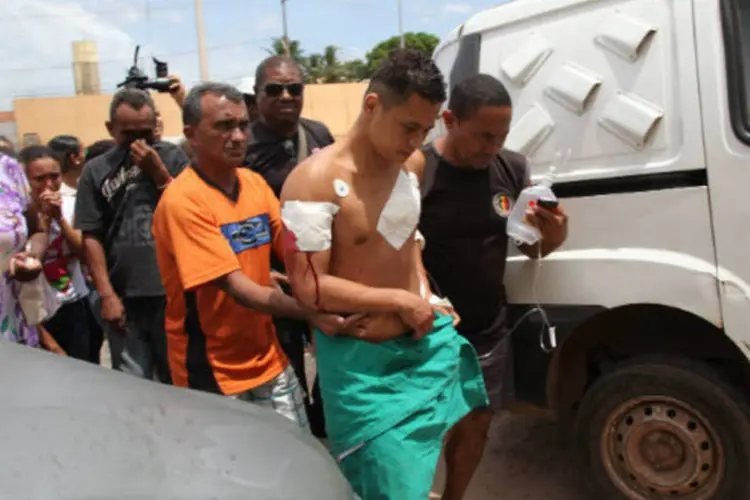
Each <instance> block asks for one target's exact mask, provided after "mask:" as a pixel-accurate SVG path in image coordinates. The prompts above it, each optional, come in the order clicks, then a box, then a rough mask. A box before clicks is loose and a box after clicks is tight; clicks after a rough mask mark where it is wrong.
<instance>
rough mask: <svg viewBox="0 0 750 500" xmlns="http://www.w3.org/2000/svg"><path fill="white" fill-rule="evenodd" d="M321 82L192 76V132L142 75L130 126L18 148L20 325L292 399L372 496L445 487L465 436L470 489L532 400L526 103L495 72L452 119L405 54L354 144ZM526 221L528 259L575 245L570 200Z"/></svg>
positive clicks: (12, 334)
mask: <svg viewBox="0 0 750 500" xmlns="http://www.w3.org/2000/svg"><path fill="white" fill-rule="evenodd" d="M302 76H303V75H302V72H301V70H300V68H299V67H298V66H297V64H296V63H295V62H294V61H292V60H290V59H287V58H284V57H278V56H274V57H270V58H268V59H266V60H265V61H263V62H262V63H261V64H260V65H259V67H258V69H257V73H256V86H255V94H254V95H248V94H243V93H241V92H240V91H239V90H237V89H236V88H234V87H232V86H231V85H227V84H224V83H217V82H203V83H200V84H198V85H196V86H194V87H193V88H191V89H189V91H188V90H187V89H185V88H184V87H183V86H182V84H181V82H180V81H179V78H177V77H175V78H174V85H173V90H172V95H173V97H174V99H175V102H176V103H177V104H178V105H179V106H181V108H182V115H183V126H184V129H183V130H184V143H183V144H182V145H181V146H180V145H174V144H171V143H167V142H164V141H162V140H161V134H162V131H163V124H162V123H161V118H160V115H159V113H158V110H157V109H156V107H155V105H154V101H153V100H152V98H151V97H150V96H149V94H148V93H147V92H145V91H143V90H139V89H136V88H125V89H122V90H120V91H119V92H117V93H116V94H115V96H114V97H113V99H112V102H111V107H110V111H109V120H108V121H107V123H106V127H107V130H108V131H109V133H110V136H111V140H107V141H100V142H97V143H95V144H92V145H90V146H88V147H85V148H84V147H83V146H82V145H81V144H80V142H79V141H78V140H77V139H76V138H75V137H72V136H58V137H55V138H54V139H52V140H51V141H50V142H49V144H48V145H46V146H41V145H39V146H29V147H26V148H24V149H22V150H21V151H20V152H18V154H16V153H15V151H14V150H13V147H12V145H11V144H10V143H9V141H7V140H5V141H3V140H1V139H0V251H1V253H0V254H1V255H2V259H1V260H0V264H2V269H3V275H2V278H1V279H2V281H0V294H1V296H0V298H2V301H0V336H2V338H3V339H4V340H7V341H11V342H16V343H20V344H26V345H28V346H30V347H39V346H41V347H43V348H46V349H48V350H51V351H54V352H57V353H60V354H64V355H68V356H71V357H74V358H78V359H80V360H82V361H85V362H91V363H99V362H100V360H99V353H100V351H101V347H102V343H103V340H104V339H106V340H107V342H108V345H109V349H110V352H111V358H112V366H113V368H115V369H117V370H121V371H124V372H128V373H130V374H133V375H135V376H138V377H143V378H148V379H153V380H155V381H158V382H160V383H168V384H174V385H176V386H180V387H186V388H190V389H195V390H200V391H206V392H211V393H215V394H217V395H222V396H225V397H231V398H235V399H239V400H242V401H247V402H250V403H252V404H257V405H261V406H266V407H269V408H271V409H272V410H274V411H276V412H277V413H279V414H280V415H283V416H284V417H286V418H287V419H289V420H291V421H293V422H294V423H296V424H297V425H298V426H299V427H301V428H303V429H309V431H310V432H312V433H313V434H314V435H315V436H317V437H320V438H323V437H326V438H328V445H329V447H330V449H331V452H332V454H333V456H334V457H335V459H336V460H337V461H338V462H339V464H340V467H341V470H342V472H343V473H344V475H345V476H346V478H347V479H348V480H349V482H350V483H351V484H352V486H353V488H354V490H355V491H356V492H357V494H358V495H359V496H360V497H361V498H362V499H363V500H372V499H409V500H410V499H424V498H427V496H428V494H429V493H430V489H431V486H432V484H433V478H434V475H435V469H436V464H437V460H438V457H439V455H440V452H441V449H444V450H445V457H446V463H447V477H446V489H445V492H444V493H443V498H444V499H446V500H454V499H460V498H463V496H464V494H465V492H466V490H467V488H468V486H469V483H470V481H471V478H472V475H473V474H474V471H475V470H476V468H477V467H478V465H479V462H480V460H481V458H482V454H483V451H484V447H485V443H486V440H487V433H488V429H489V425H490V420H491V418H492V415H493V412H494V411H495V410H497V409H499V408H501V407H502V406H503V405H504V404H506V403H507V402H509V401H510V400H511V399H512V387H513V381H512V371H513V367H512V363H511V360H512V351H511V348H512V346H511V343H510V341H511V337H510V335H509V334H508V327H507V325H506V321H505V311H506V306H507V303H506V302H507V301H506V297H505V288H504V286H503V276H504V269H505V260H506V253H507V247H508V238H507V236H506V231H505V224H506V218H507V216H508V214H509V212H510V209H511V208H512V205H513V201H514V200H515V199H516V198H517V197H518V194H519V193H520V191H521V190H522V189H523V188H524V187H526V186H527V185H529V184H530V182H531V181H530V175H529V169H528V165H527V162H526V159H525V158H524V157H523V156H522V155H519V154H517V153H513V152H511V151H508V150H505V149H504V148H503V144H504V141H505V138H506V136H507V134H508V131H509V127H510V123H511V118H512V103H511V99H510V96H509V94H508V92H507V90H506V89H505V88H504V86H503V85H502V83H501V82H500V81H499V80H497V79H496V78H494V77H492V76H489V75H482V74H480V75H474V76H470V77H468V78H466V79H465V80H463V81H460V82H457V83H456V84H455V85H454V86H453V88H452V89H451V92H450V99H449V101H448V103H447V107H445V109H444V110H443V111H442V112H441V109H443V108H444V103H445V101H446V98H447V92H446V90H447V89H446V83H445V80H444V77H443V75H442V74H441V72H440V70H439V69H438V68H437V66H436V65H435V64H434V62H433V61H432V60H431V59H430V58H429V57H427V56H425V55H423V54H422V53H420V52H418V51H414V50H410V49H401V50H396V51H394V52H393V53H391V55H390V56H389V57H388V58H387V59H386V61H385V62H384V63H383V65H382V66H381V67H380V68H379V69H378V70H377V71H376V72H375V74H374V75H373V76H372V78H371V80H370V82H369V85H368V89H367V91H366V94H365V96H364V98H363V101H362V108H361V112H360V115H359V117H358V118H357V120H356V122H355V123H354V125H353V126H352V128H351V130H350V132H349V133H348V134H347V135H346V137H344V138H342V139H340V140H337V141H334V138H333V137H332V135H331V133H330V131H329V130H328V128H327V127H326V126H325V125H324V124H322V123H320V122H316V121H312V120H307V119H304V118H301V116H300V115H301V112H302V106H303V95H304V84H303V78H302ZM437 119H442V120H443V122H444V123H445V126H446V129H447V134H446V136H444V137H441V138H439V139H437V140H436V141H434V142H431V143H428V144H425V138H426V137H427V134H428V133H429V131H430V130H431V129H432V127H433V126H434V124H435V122H436V120H437ZM526 216H527V219H528V220H529V222H530V223H532V224H534V225H535V226H537V227H538V228H539V229H540V232H541V234H542V241H541V242H540V244H537V245H534V246H521V247H520V248H519V249H520V251H522V252H523V253H525V254H526V255H528V256H529V257H532V258H542V257H543V256H544V255H546V254H548V253H549V252H551V251H554V250H555V249H556V248H557V247H558V246H560V245H561V244H562V243H563V242H564V240H565V237H566V234H567V216H566V215H565V213H564V211H563V210H562V208H561V207H558V208H557V209H555V210H547V209H545V208H542V207H539V206H532V207H529V209H528V211H527V214H526ZM50 298H51V299H54V300H45V299H50ZM49 304H53V305H49ZM34 308H36V309H35V311H31V309H34ZM40 311H41V313H40ZM40 317H41V319H40ZM32 318H33V319H32ZM306 352H314V355H315V362H316V364H317V374H318V375H317V377H316V380H314V381H308V380H307V376H306V370H305V361H304V358H305V353H306ZM308 388H310V389H308ZM405 471H408V473H405Z"/></svg>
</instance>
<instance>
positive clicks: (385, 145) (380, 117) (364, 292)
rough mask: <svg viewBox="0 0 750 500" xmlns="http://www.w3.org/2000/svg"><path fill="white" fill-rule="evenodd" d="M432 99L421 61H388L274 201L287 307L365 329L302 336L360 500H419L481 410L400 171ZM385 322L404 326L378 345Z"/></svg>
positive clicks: (432, 108)
mask: <svg viewBox="0 0 750 500" xmlns="http://www.w3.org/2000/svg"><path fill="white" fill-rule="evenodd" d="M445 98H446V95H445V82H444V80H443V77H442V75H441V74H440V71H439V70H438V68H437V67H436V66H435V64H434V62H433V61H432V60H431V59H429V58H428V57H426V56H424V55H422V54H421V53H419V52H417V51H413V50H399V51H395V52H394V53H392V54H391V56H390V57H389V58H388V59H387V60H386V61H385V63H384V64H383V66H382V67H381V68H380V69H379V70H378V71H377V72H376V73H375V74H374V75H373V77H372V79H371V80H370V86H369V88H368V91H367V94H366V96H365V99H364V103H363V108H362V111H361V114H360V116H359V118H358V120H357V122H356V123H355V125H354V127H353V128H352V130H351V132H350V134H349V135H348V137H347V138H345V139H344V140H342V141H341V142H339V143H336V144H334V145H332V146H330V147H328V148H326V149H324V150H322V151H320V152H319V153H318V154H316V155H314V156H312V157H311V158H310V159H308V160H307V161H306V162H304V163H302V164H301V165H300V166H298V167H297V168H296V169H295V170H294V171H292V173H291V174H290V176H289V177H288V179H287V181H286V184H285V185H284V188H283V190H282V193H281V200H282V219H283V221H284V224H285V226H286V228H287V230H288V231H287V254H286V259H285V260H286V264H287V272H288V275H289V278H290V280H291V284H292V288H293V290H294V292H295V295H296V296H297V298H298V300H300V301H301V302H303V303H305V304H306V305H308V306H312V307H316V308H318V309H320V310H323V311H328V312H336V313H340V314H346V313H368V314H371V315H373V316H374V318H373V320H372V322H371V323H369V324H367V323H365V324H364V325H363V328H362V329H356V330H355V331H354V332H350V334H349V335H342V336H335V337H331V336H326V335H323V334H321V333H320V332H316V334H315V343H316V355H317V362H318V374H319V377H320V386H321V392H322V396H323V405H324V409H325V413H326V420H327V425H326V427H327V431H328V437H329V440H330V445H331V448H332V451H333V453H334V454H335V456H336V457H337V458H338V460H339V462H340V465H341V468H342V470H343V472H344V474H345V475H346V477H347V479H348V480H349V481H350V483H351V484H352V486H353V487H354V489H355V491H356V492H357V493H358V494H359V496H360V497H361V498H362V499H363V500H373V499H397V498H405V499H406V498H408V499H426V498H427V497H428V495H429V492H430V488H431V486H432V482H433V478H434V474H435V468H436V465H437V460H438V457H439V455H440V449H441V445H442V441H443V437H444V436H445V434H446V432H447V431H448V430H449V429H450V428H451V427H452V426H453V425H454V424H455V423H456V422H458V421H459V420H460V419H461V418H463V417H464V416H465V415H466V414H467V413H469V412H470V411H471V410H472V409H474V408H477V407H482V406H486V405H487V404H488V399H487V393H486V390H485V388H484V383H483V381H482V376H481V371H480V368H479V363H478V360H477V357H476V353H475V352H474V350H473V348H472V347H471V345H470V344H469V343H468V341H466V340H465V339H463V338H462V337H460V336H459V335H458V334H457V333H456V330H455V329H454V327H453V320H452V318H451V316H450V315H448V314H445V313H444V312H440V311H437V312H436V308H437V306H436V305H435V304H436V302H437V301H436V300H434V299H433V298H432V297H431V294H430V292H429V285H428V284H427V280H426V279H425V276H424V272H423V269H422V265H421V257H420V247H419V243H418V242H417V240H416V237H415V233H416V231H415V230H416V227H417V223H418V221H419V213H420V196H419V188H418V185H417V180H416V177H415V176H414V175H408V174H407V173H406V171H405V170H404V167H403V164H404V162H405V161H406V160H407V159H408V158H409V156H410V155H411V154H412V153H413V152H414V151H415V150H416V148H418V147H419V146H420V145H421V144H422V142H423V141H424V138H425V136H426V134H427V132H428V131H429V130H430V129H431V128H432V126H433V124H434V123H435V120H436V118H437V115H438V112H439V110H440V106H441V104H442V103H443V102H444V100H445ZM379 313H380V314H379ZM394 322H395V323H399V322H401V323H403V324H404V325H406V326H405V327H403V328H401V329H396V330H395V331H396V332H397V333H396V335H393V334H392V333H391V334H389V335H386V336H384V337H379V336H378V335H377V333H378V327H379V325H380V326H382V331H383V332H393V331H394V329H393V328H392V327H393V324H394Z"/></svg>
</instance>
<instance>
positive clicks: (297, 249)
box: [281, 201, 339, 310]
mask: <svg viewBox="0 0 750 500" xmlns="http://www.w3.org/2000/svg"><path fill="white" fill-rule="evenodd" d="M338 211H339V207H338V205H336V204H334V203H330V202H312V201H288V202H286V203H284V206H283V207H282V208H281V219H282V221H283V224H284V227H283V231H284V262H285V264H286V266H287V271H288V272H289V275H290V277H292V276H295V274H296V273H298V272H299V270H298V269H296V267H297V266H298V265H299V264H298V259H297V257H298V254H300V253H304V255H305V262H306V268H305V270H304V271H303V274H302V277H303V278H306V277H307V273H311V275H312V279H313V282H314V284H315V301H314V307H315V308H316V309H317V310H321V307H320V277H319V276H318V273H317V270H316V269H315V265H314V264H313V261H312V255H313V253H315V252H325V251H328V250H330V248H331V241H332V240H333V234H332V226H333V217H334V216H335V215H336V213H338ZM292 291H293V292H294V282H292ZM295 296H296V295H295Z"/></svg>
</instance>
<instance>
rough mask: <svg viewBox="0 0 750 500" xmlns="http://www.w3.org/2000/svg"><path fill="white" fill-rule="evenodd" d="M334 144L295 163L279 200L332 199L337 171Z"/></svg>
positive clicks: (337, 163)
mask: <svg viewBox="0 0 750 500" xmlns="http://www.w3.org/2000/svg"><path fill="white" fill-rule="evenodd" d="M335 150H336V147H335V145H333V146H329V147H327V148H325V149H322V150H320V151H319V152H317V153H316V154H314V155H312V156H310V157H309V158H307V159H306V160H305V161H303V162H302V163H300V164H299V165H297V166H296V167H295V168H294V169H293V170H292V172H291V173H290V174H289V176H288V177H287V179H286V182H284V187H283V188H282V190H281V201H282V202H283V201H287V200H300V201H333V200H334V199H335V197H336V195H335V192H334V187H333V181H334V179H335V178H336V176H337V172H338V171H339V160H338V155H337V154H336V151H335Z"/></svg>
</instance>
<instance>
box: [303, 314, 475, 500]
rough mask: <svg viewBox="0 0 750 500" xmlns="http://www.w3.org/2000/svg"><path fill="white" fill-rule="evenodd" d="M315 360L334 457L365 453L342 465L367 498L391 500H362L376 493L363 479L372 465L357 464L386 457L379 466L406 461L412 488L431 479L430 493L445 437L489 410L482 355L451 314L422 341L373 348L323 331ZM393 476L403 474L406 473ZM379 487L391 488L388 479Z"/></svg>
mask: <svg viewBox="0 0 750 500" xmlns="http://www.w3.org/2000/svg"><path fill="white" fill-rule="evenodd" d="M315 354H316V361H317V366H318V377H319V380H320V390H321V396H322V400H323V409H324V412H325V416H326V430H327V433H328V439H329V444H330V446H331V451H332V452H333V454H334V455H335V456H337V457H340V456H341V455H342V454H344V453H345V452H349V451H351V450H352V449H354V448H357V447H360V448H359V449H358V450H357V451H355V452H352V454H351V455H349V456H347V457H346V458H344V459H343V460H342V470H343V471H344V474H345V475H346V476H347V479H349V481H350V482H351V483H352V485H353V486H354V488H355V491H357V490H358V489H359V490H360V491H358V493H359V494H360V496H362V498H363V500H369V499H370V498H388V497H387V496H382V497H381V496H379V495H378V494H376V493H375V492H371V493H369V494H367V495H368V496H363V494H364V493H366V491H367V490H369V489H370V487H364V486H363V485H364V484H365V483H368V478H367V477H363V476H366V475H367V473H368V469H369V470H372V469H371V467H372V466H371V465H367V466H365V465H364V464H362V465H363V466H364V467H365V470H360V469H361V467H356V462H358V461H359V460H358V459H363V460H365V459H367V455H369V454H371V453H372V452H374V451H378V453H386V454H387V455H388V456H383V457H380V458H379V459H378V461H380V462H386V463H387V462H389V461H391V462H392V463H393V466H394V467H396V465H397V464H398V463H401V462H405V463H406V464H408V465H409V467H410V473H409V474H407V475H408V476H409V477H410V482H414V483H423V482H424V481H429V484H428V485H427V486H426V487H427V489H428V491H429V487H430V486H431V485H432V477H433V475H434V472H435V467H436V465H437V459H438V456H439V454H440V449H441V446H442V440H443V437H444V435H445V432H447V431H448V430H449V429H450V428H451V427H452V426H453V425H455V424H456V423H457V422H458V421H459V420H460V419H461V418H463V417H464V416H465V415H466V414H467V413H468V412H469V411H471V410H472V409H474V408H479V407H483V406H487V405H489V398H488V397H487V391H486V389H485V387H484V381H483V379H482V371H481V368H480V366H479V360H478V359H477V355H476V352H475V351H474V349H473V347H472V346H471V344H469V342H468V341H467V340H466V339H465V338H463V337H462V336H460V335H459V334H458V333H457V332H456V330H455V328H454V327H453V319H452V318H451V317H450V316H446V315H438V316H437V317H436V319H435V323H434V325H433V330H432V332H430V333H429V334H427V335H426V336H425V337H423V338H422V339H420V340H414V339H413V338H411V337H410V336H403V337H399V338H397V339H394V340H389V341H387V342H383V343H380V344H373V343H369V342H364V341H362V340H357V339H354V338H351V337H329V336H327V335H325V334H323V333H321V332H320V331H317V330H316V332H315ZM389 431H392V432H389ZM415 431H416V432H415ZM402 433H406V435H407V437H408V439H407V438H406V437H405V436H401V435H400V434H402ZM366 443H367V444H366ZM363 444H366V445H365V446H362V445H363ZM358 455H359V457H358ZM420 457H421V458H420ZM370 460H371V458H370V459H367V462H368V463H370ZM415 460H418V461H419V462H423V461H424V462H425V463H417V462H415ZM418 470H419V471H421V472H420V473H417V471H418ZM394 473H397V474H399V475H402V476H403V475H404V474H403V469H401V470H400V471H398V470H397V471H394ZM386 475H387V473H386ZM428 475H429V477H427V476H428ZM423 476H424V477H423ZM370 482H371V481H370ZM380 482H381V483H383V484H382V487H383V488H387V484H386V483H388V481H380ZM358 486H360V487H359V488H358ZM414 487H415V488H416V487H419V488H422V487H423V486H417V484H415V485H414ZM420 491H421V490H420ZM383 494H385V493H383ZM402 495H403V492H402V493H399V494H397V495H396V496H395V497H390V498H393V499H396V498H405V497H403V496H402ZM424 498H426V495H425V497H424Z"/></svg>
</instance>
